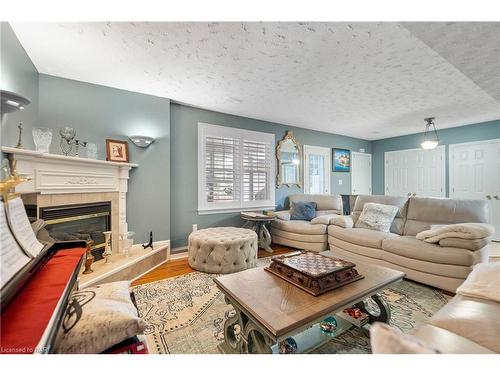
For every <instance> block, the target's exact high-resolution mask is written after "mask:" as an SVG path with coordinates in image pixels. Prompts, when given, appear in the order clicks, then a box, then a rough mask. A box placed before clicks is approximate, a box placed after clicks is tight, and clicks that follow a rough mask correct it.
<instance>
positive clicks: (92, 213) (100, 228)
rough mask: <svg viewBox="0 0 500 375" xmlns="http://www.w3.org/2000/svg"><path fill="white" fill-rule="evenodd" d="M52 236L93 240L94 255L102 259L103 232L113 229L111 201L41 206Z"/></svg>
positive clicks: (58, 238) (42, 217)
mask: <svg viewBox="0 0 500 375" xmlns="http://www.w3.org/2000/svg"><path fill="white" fill-rule="evenodd" d="M39 217H40V219H43V220H44V221H45V223H46V224H47V226H46V227H45V228H46V229H47V231H48V232H49V234H50V236H51V237H52V238H54V239H55V240H58V241H72V240H92V241H94V245H93V246H92V255H94V257H95V260H96V261H97V260H100V259H102V253H103V252H104V235H103V232H106V231H109V230H111V203H110V202H99V203H90V204H76V205H68V206H53V207H43V208H40V215H39Z"/></svg>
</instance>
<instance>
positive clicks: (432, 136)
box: [420, 117, 439, 150]
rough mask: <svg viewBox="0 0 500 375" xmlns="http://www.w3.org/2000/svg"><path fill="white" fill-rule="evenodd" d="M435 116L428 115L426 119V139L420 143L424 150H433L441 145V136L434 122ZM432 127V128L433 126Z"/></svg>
mask: <svg viewBox="0 0 500 375" xmlns="http://www.w3.org/2000/svg"><path fill="white" fill-rule="evenodd" d="M434 119H435V117H427V118H425V119H424V121H425V122H426V124H425V132H424V140H423V141H422V143H421V144H420V147H422V148H423V149H424V150H433V149H435V148H436V147H437V146H438V145H439V138H438V134H437V130H436V125H435V124H434ZM431 127H432V128H431Z"/></svg>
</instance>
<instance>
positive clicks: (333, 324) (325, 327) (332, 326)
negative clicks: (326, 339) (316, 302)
mask: <svg viewBox="0 0 500 375" xmlns="http://www.w3.org/2000/svg"><path fill="white" fill-rule="evenodd" d="M319 328H321V330H322V331H323V332H326V333H332V332H334V331H335V330H336V329H337V319H335V318H334V317H333V316H329V317H328V318H326V319H325V320H323V321H321V322H320V323H319Z"/></svg>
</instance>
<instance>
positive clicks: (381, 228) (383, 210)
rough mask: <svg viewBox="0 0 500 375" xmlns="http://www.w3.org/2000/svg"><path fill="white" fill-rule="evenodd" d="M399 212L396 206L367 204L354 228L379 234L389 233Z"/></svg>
mask: <svg viewBox="0 0 500 375" xmlns="http://www.w3.org/2000/svg"><path fill="white" fill-rule="evenodd" d="M397 212H398V208H397V207H396V206H391V205H388V204H380V203H373V202H371V203H366V204H365V205H364V206H363V211H361V215H359V218H358V220H357V221H356V224H355V225H354V226H355V227H356V228H365V229H371V230H376V231H378V232H389V230H390V228H391V224H392V221H393V220H394V217H395V216H396V213H397Z"/></svg>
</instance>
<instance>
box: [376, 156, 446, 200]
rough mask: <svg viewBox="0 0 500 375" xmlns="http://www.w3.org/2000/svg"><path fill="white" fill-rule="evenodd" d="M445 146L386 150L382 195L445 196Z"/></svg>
mask: <svg viewBox="0 0 500 375" xmlns="http://www.w3.org/2000/svg"><path fill="white" fill-rule="evenodd" d="M445 183H446V182H445V147H444V146H439V147H436V148H435V149H434V150H423V149H411V150H400V151H390V152H386V153H385V194H386V195H396V196H408V195H416V196H419V197H444V196H445V195H446V192H445Z"/></svg>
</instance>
